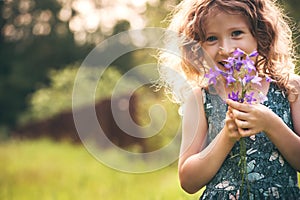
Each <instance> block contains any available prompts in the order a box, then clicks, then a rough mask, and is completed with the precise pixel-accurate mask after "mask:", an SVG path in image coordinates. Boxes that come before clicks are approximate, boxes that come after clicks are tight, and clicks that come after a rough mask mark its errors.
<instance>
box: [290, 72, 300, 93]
mask: <svg viewBox="0 0 300 200" xmlns="http://www.w3.org/2000/svg"><path fill="white" fill-rule="evenodd" d="M289 84H291V86H293V87H295V89H298V90H299V89H300V76H299V75H297V74H292V75H290V79H289Z"/></svg>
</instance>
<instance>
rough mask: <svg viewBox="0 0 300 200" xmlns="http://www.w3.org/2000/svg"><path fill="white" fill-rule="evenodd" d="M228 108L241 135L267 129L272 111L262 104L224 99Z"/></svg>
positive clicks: (253, 133)
mask: <svg viewBox="0 0 300 200" xmlns="http://www.w3.org/2000/svg"><path fill="white" fill-rule="evenodd" d="M226 103H227V104H228V106H229V107H228V110H231V112H232V115H233V116H232V118H233V119H234V122H235V124H236V125H237V127H238V132H239V134H240V136H241V137H249V136H251V135H255V134H257V133H259V132H261V131H265V132H267V131H268V127H269V126H270V124H271V123H270V121H271V117H272V114H273V112H272V111H271V110H270V109H268V108H267V107H266V106H264V105H262V104H247V103H239V102H236V101H232V100H230V99H227V100H226Z"/></svg>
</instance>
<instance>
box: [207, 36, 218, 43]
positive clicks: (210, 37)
mask: <svg viewBox="0 0 300 200" xmlns="http://www.w3.org/2000/svg"><path fill="white" fill-rule="evenodd" d="M217 39H218V38H217V37H216V36H209V37H208V38H206V42H214V41H216V40H217Z"/></svg>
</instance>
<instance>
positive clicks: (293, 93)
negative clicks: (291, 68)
mask: <svg viewBox="0 0 300 200" xmlns="http://www.w3.org/2000/svg"><path fill="white" fill-rule="evenodd" d="M288 85H289V87H290V92H289V100H290V102H294V101H299V98H300V97H299V95H300V76H299V75H297V74H292V75H290V77H289V83H288Z"/></svg>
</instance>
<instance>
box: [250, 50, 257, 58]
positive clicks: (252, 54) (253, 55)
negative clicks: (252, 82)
mask: <svg viewBox="0 0 300 200" xmlns="http://www.w3.org/2000/svg"><path fill="white" fill-rule="evenodd" d="M256 56H258V52H257V51H256V50H255V51H253V52H252V53H250V55H249V57H250V58H251V57H256Z"/></svg>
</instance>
